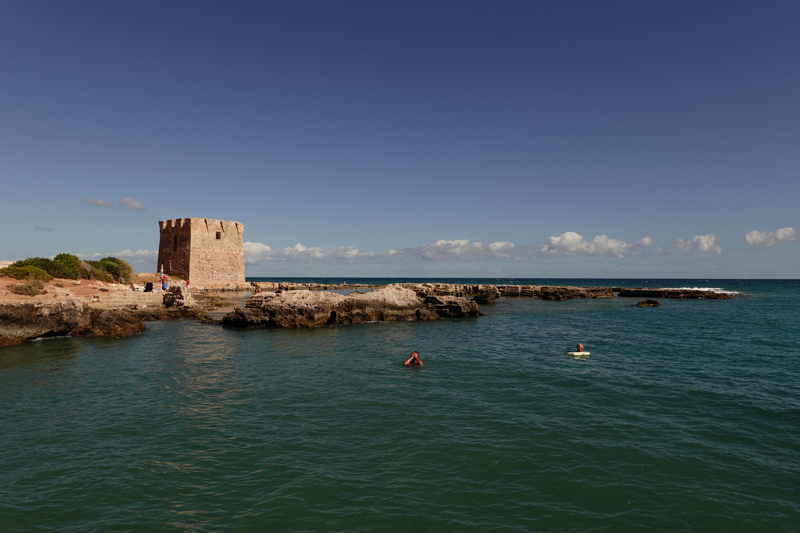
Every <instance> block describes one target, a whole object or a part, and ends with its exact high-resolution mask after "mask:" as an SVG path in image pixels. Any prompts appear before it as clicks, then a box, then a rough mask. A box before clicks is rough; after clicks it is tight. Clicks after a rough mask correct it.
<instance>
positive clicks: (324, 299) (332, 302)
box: [222, 284, 480, 328]
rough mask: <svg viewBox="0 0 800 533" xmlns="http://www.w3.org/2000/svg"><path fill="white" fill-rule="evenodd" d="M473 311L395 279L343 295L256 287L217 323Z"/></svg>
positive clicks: (278, 323)
mask: <svg viewBox="0 0 800 533" xmlns="http://www.w3.org/2000/svg"><path fill="white" fill-rule="evenodd" d="M479 314H480V311H479V310H478V304H477V303H475V302H468V301H467V300H466V299H465V298H464V297H457V296H429V297H426V298H421V297H420V296H418V295H417V293H415V292H414V291H412V290H411V289H408V288H406V287H403V286H401V285H399V284H397V285H388V286H386V287H383V288H381V289H376V290H374V291H372V292H368V293H361V292H360V291H355V292H353V293H351V294H349V295H347V296H344V295H341V294H337V293H331V292H322V291H307V290H299V291H284V292H281V293H280V294H274V293H260V294H256V295H253V296H251V297H250V299H249V300H248V301H247V304H246V305H245V307H244V308H239V309H235V310H234V311H233V312H231V313H229V314H228V315H226V316H225V317H224V318H223V319H222V324H224V325H227V326H234V327H242V328H261V327H284V328H302V327H315V326H323V325H347V324H361V323H365V322H382V321H390V320H438V319H439V318H462V317H468V316H478V315H479Z"/></svg>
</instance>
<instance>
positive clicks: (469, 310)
mask: <svg viewBox="0 0 800 533" xmlns="http://www.w3.org/2000/svg"><path fill="white" fill-rule="evenodd" d="M424 303H425V304H426V305H430V306H432V307H433V308H434V309H435V311H436V314H437V315H439V316H440V317H442V318H463V317H467V316H479V315H480V314H481V312H480V310H479V309H478V304H477V303H475V302H474V301H469V302H468V301H467V299H466V298H464V297H463V296H428V297H427V298H425V302H424Z"/></svg>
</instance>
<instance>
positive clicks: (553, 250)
mask: <svg viewBox="0 0 800 533" xmlns="http://www.w3.org/2000/svg"><path fill="white" fill-rule="evenodd" d="M654 242H655V241H654V240H653V239H652V238H651V237H645V238H644V239H642V240H640V241H637V242H635V243H629V242H625V241H620V240H618V239H612V238H611V237H609V236H607V235H598V236H596V237H595V238H594V239H592V240H591V241H587V240H586V239H584V238H583V235H580V234H579V233H575V232H574V231H567V232H565V233H562V234H561V235H559V236H557V237H550V238H549V239H547V244H543V245H542V246H541V247H540V248H539V250H540V251H541V252H542V253H545V254H588V255H598V256H603V255H613V256H616V257H625V256H628V255H636V254H637V253H639V251H640V250H641V249H642V248H646V247H648V246H652V245H653V243H654Z"/></svg>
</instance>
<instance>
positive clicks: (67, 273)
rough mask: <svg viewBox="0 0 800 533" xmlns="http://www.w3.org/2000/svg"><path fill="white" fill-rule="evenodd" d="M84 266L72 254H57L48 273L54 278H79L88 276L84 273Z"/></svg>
mask: <svg viewBox="0 0 800 533" xmlns="http://www.w3.org/2000/svg"><path fill="white" fill-rule="evenodd" d="M84 270H85V268H83V265H82V264H81V260H80V259H78V258H77V256H74V255H72V254H58V255H57V256H56V257H55V258H54V259H53V271H52V272H50V274H51V275H52V276H53V277H54V278H67V279H80V278H84V277H88V276H86V275H84V272H83V271H84Z"/></svg>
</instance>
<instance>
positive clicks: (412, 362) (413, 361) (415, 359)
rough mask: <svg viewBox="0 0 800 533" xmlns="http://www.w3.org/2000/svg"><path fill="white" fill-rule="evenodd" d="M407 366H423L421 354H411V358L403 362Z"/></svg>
mask: <svg viewBox="0 0 800 533" xmlns="http://www.w3.org/2000/svg"><path fill="white" fill-rule="evenodd" d="M403 365H405V366H422V361H420V359H419V352H411V357H409V358H408V359H406V360H405V361H403Z"/></svg>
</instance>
